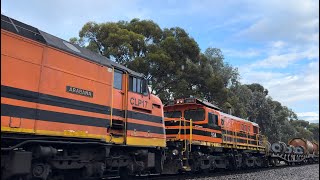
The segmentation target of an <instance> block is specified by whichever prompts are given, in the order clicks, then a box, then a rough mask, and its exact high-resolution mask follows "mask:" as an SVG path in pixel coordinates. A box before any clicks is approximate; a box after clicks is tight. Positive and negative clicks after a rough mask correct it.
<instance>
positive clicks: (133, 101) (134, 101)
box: [130, 97, 148, 107]
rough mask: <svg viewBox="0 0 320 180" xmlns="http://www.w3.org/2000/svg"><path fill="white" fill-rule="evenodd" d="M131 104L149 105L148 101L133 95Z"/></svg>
mask: <svg viewBox="0 0 320 180" xmlns="http://www.w3.org/2000/svg"><path fill="white" fill-rule="evenodd" d="M130 104H131V105H133V106H142V107H147V105H148V101H144V100H141V99H136V98H134V97H132V98H130Z"/></svg>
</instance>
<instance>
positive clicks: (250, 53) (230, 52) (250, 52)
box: [222, 48, 261, 58]
mask: <svg viewBox="0 0 320 180" xmlns="http://www.w3.org/2000/svg"><path fill="white" fill-rule="evenodd" d="M260 51H261V50H259V49H253V48H249V49H247V50H236V49H222V52H223V54H224V55H226V56H230V57H240V58H243V57H245V58H251V57H256V56H258V55H260V53H261V52H260Z"/></svg>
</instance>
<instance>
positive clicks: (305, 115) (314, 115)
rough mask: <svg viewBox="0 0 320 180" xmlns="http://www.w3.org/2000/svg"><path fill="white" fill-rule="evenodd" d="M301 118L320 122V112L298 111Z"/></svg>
mask: <svg viewBox="0 0 320 180" xmlns="http://www.w3.org/2000/svg"><path fill="white" fill-rule="evenodd" d="M297 116H298V118H299V119H302V120H306V121H309V122H312V123H319V113H318V112H301V113H297Z"/></svg>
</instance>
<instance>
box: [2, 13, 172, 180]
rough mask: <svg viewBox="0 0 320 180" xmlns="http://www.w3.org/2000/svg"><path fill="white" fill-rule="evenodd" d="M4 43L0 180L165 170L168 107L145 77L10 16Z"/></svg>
mask: <svg viewBox="0 0 320 180" xmlns="http://www.w3.org/2000/svg"><path fill="white" fill-rule="evenodd" d="M1 45H2V46H1V137H2V143H1V157H2V158H1V159H3V160H4V161H1V169H2V178H13V177H15V176H23V175H28V176H29V177H30V176H31V177H36V178H40V179H47V178H49V177H50V176H51V175H57V176H61V175H66V174H67V175H69V176H76V175H79V174H81V173H83V172H84V174H85V175H83V174H82V175H83V176H84V177H104V176H107V175H109V174H118V173H120V172H124V173H127V174H130V173H131V174H134V173H136V172H137V171H139V172H140V173H141V172H145V171H148V172H150V171H151V172H160V171H161V168H162V167H161V164H158V163H156V162H159V161H160V162H161V158H162V156H161V154H162V150H163V148H164V147H165V146H166V139H165V130H164V123H163V105H162V103H161V100H160V99H159V98H158V97H156V96H154V95H151V94H150V93H149V92H148V89H147V84H146V80H145V79H144V76H143V75H142V74H139V73H136V72H133V71H131V70H129V69H127V68H126V67H124V66H121V65H119V64H116V63H114V62H112V61H110V60H109V59H107V58H105V57H103V56H101V55H98V54H96V53H93V52H91V51H89V50H87V49H84V48H81V47H79V46H77V45H73V44H70V43H68V42H66V41H64V40H62V39H60V38H57V37H55V36H52V35H50V34H48V33H45V32H43V31H41V30H38V29H37V28H34V27H32V26H29V25H26V24H24V23H21V22H19V21H16V20H14V19H11V18H9V17H7V16H4V15H1ZM127 147H130V148H127ZM13 150H15V151H13ZM158 154H160V155H158ZM158 158H160V160H158ZM8 159H10V160H11V161H10V163H7V162H8V161H6V160H8ZM21 161H24V163H21ZM66 170H71V171H67V172H65V171H66ZM30 172H32V173H30ZM68 172H74V173H70V174H68ZM80 172H81V173H80ZM106 174H107V175H106Z"/></svg>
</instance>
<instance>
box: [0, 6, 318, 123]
mask: <svg viewBox="0 0 320 180" xmlns="http://www.w3.org/2000/svg"><path fill="white" fill-rule="evenodd" d="M1 13H2V14H4V15H7V16H9V17H12V18H14V19H17V20H20V21H23V22H25V23H27V24H30V25H32V26H35V27H37V28H39V29H41V30H43V31H46V32H48V33H50V34H53V35H56V36H58V37H60V38H63V39H65V40H69V38H71V37H75V36H78V32H79V30H80V29H81V27H82V26H83V25H84V24H85V23H86V22H88V21H96V22H98V23H100V22H107V21H118V20H127V21H129V20H131V19H132V18H140V19H151V20H153V21H155V22H156V23H157V24H159V25H160V26H161V27H162V28H165V27H168V28H170V27H175V26H179V27H182V28H184V29H185V30H186V31H187V32H188V33H189V34H190V36H191V37H193V38H194V39H195V40H196V41H197V42H198V43H199V46H200V48H201V51H204V50H205V49H206V48H208V47H217V48H220V49H221V50H222V51H223V54H224V55H225V61H226V62H228V63H230V64H231V65H232V66H234V67H237V68H238V69H239V72H240V75H241V82H242V83H254V82H256V83H260V84H262V85H263V86H264V87H266V88H267V89H268V90H269V94H270V95H271V97H272V98H273V99H274V100H277V101H280V102H281V103H282V104H283V105H286V106H288V107H289V108H292V109H293V110H294V111H295V112H296V113H297V114H298V116H299V117H300V118H301V119H305V120H308V121H310V122H319V15H318V14H319V1H316V0H300V1H299V0H265V1H262V0H259V1H257V0H238V1H235V0H219V1H218V0H167V1H166V0H144V1H142V0H127V1H125V0H94V1H92V0H67V1H65V0H52V1H49V0H46V1H43V0H28V1H24V0H1Z"/></svg>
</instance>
